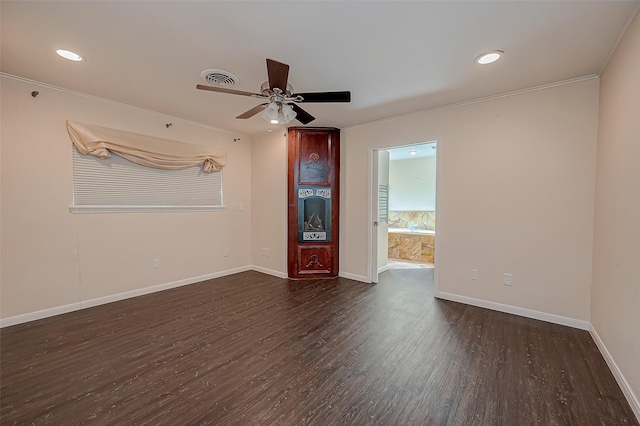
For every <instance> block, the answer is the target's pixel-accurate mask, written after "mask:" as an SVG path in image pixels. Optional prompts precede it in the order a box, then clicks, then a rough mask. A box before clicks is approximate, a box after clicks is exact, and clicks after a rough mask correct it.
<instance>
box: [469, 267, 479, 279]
mask: <svg viewBox="0 0 640 426" xmlns="http://www.w3.org/2000/svg"><path fill="white" fill-rule="evenodd" d="M471 279H472V280H474V281H479V280H480V271H478V270H477V269H472V270H471Z"/></svg>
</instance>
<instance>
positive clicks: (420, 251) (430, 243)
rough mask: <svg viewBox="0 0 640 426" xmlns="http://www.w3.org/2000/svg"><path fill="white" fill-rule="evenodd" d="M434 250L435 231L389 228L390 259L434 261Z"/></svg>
mask: <svg viewBox="0 0 640 426" xmlns="http://www.w3.org/2000/svg"><path fill="white" fill-rule="evenodd" d="M423 232H424V231H423ZM434 251H435V235H434V234H433V233H428V234H427V233H418V232H409V231H404V230H402V231H400V232H397V231H392V230H389V251H388V256H389V259H402V260H409V261H412V262H426V263H433V255H434Z"/></svg>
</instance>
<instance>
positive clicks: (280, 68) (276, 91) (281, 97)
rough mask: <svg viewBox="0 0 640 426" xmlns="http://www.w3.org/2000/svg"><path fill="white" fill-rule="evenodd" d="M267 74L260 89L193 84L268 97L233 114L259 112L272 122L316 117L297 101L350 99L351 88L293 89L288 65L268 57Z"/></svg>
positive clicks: (227, 91)
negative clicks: (298, 90) (242, 89)
mask: <svg viewBox="0 0 640 426" xmlns="http://www.w3.org/2000/svg"><path fill="white" fill-rule="evenodd" d="M267 75H268V77H269V80H268V81H265V82H264V83H262V86H261V87H260V93H251V92H244V91H241V90H234V89H226V88H224V87H214V86H206V85H204V84H198V85H197V86H196V88H197V89H200V90H210V91H212V92H220V93H228V94H231V95H242V96H251V97H252V98H259V99H265V100H268V102H266V103H262V104H260V105H257V106H255V107H253V108H251V109H250V110H249V111H247V112H244V113H242V114H240V115H239V116H237V117H236V118H250V117H253V116H254V115H256V114H258V113H259V112H262V114H261V116H262V118H264V119H265V120H267V121H269V122H270V123H272V124H279V123H288V122H289V121H291V120H293V119H294V118H295V119H297V120H298V121H299V122H301V123H302V124H307V123H310V122H312V121H313V120H315V117H314V116H312V115H311V114H309V113H308V112H307V111H305V110H303V109H302V108H300V107H299V106H298V105H297V104H298V103H305V102H351V92H348V91H347V92H310V93H294V91H293V87H292V86H291V85H290V84H288V83H287V80H288V79H289V65H287V64H283V63H281V62H278V61H274V60H273V59H267Z"/></svg>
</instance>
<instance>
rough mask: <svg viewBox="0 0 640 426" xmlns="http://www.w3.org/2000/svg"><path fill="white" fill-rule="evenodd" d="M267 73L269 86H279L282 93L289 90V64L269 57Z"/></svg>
mask: <svg viewBox="0 0 640 426" xmlns="http://www.w3.org/2000/svg"><path fill="white" fill-rule="evenodd" d="M267 74H268V75H269V88H270V89H271V90H273V89H275V88H278V89H280V90H282V93H285V92H286V91H287V80H289V65H287V64H283V63H281V62H278V61H274V60H273V59H267Z"/></svg>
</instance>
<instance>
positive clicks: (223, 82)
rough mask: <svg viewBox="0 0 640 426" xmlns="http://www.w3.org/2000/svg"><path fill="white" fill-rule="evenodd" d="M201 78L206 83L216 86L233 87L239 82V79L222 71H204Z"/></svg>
mask: <svg viewBox="0 0 640 426" xmlns="http://www.w3.org/2000/svg"><path fill="white" fill-rule="evenodd" d="M200 76H201V77H202V79H203V80H204V81H206V82H207V83H209V84H211V85H214V86H225V87H231V86H235V85H236V84H238V82H239V81H238V77H236V76H235V75H233V74H231V73H230V72H227V71H222V70H204V71H202V73H201V74H200Z"/></svg>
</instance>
